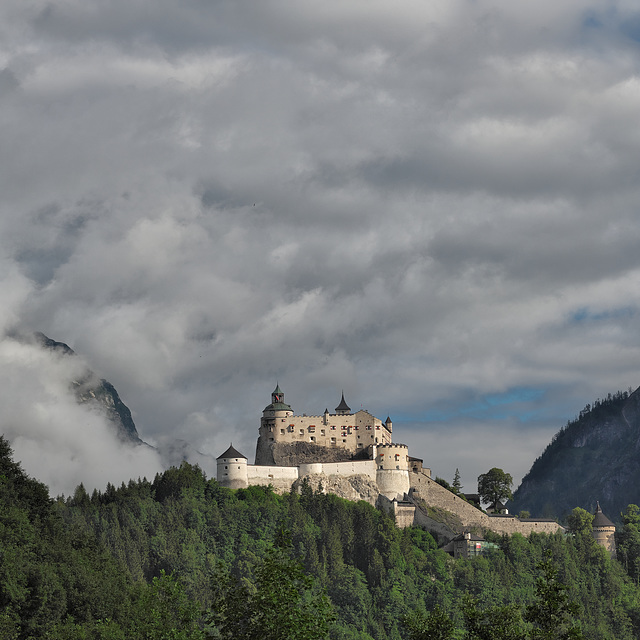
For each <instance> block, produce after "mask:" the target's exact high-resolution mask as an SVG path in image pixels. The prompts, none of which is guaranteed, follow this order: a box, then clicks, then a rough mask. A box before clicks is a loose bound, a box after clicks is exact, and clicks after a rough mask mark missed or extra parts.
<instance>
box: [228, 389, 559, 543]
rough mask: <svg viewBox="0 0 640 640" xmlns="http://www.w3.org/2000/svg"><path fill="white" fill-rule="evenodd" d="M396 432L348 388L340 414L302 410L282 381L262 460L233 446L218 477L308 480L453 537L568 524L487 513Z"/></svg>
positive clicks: (231, 483)
mask: <svg viewBox="0 0 640 640" xmlns="http://www.w3.org/2000/svg"><path fill="white" fill-rule="evenodd" d="M392 433H393V423H392V421H391V419H390V418H389V417H387V419H386V420H385V421H384V422H382V420H380V419H378V418H376V417H375V416H373V415H371V414H370V413H369V412H368V411H365V410H360V411H356V412H354V413H352V412H351V409H350V407H349V406H348V405H347V403H346V401H345V398H344V393H343V394H342V398H341V400H340V403H339V404H338V406H337V407H336V408H335V411H334V413H329V411H328V410H327V409H325V411H324V413H323V414H322V415H314V416H308V415H306V414H302V415H296V414H294V412H293V409H292V408H291V406H290V405H288V404H287V403H286V402H285V397H284V393H283V391H282V389H280V385H277V386H276V388H275V390H274V391H273V392H272V394H271V403H270V404H268V405H267V406H266V407H265V408H264V410H263V412H262V418H261V419H260V427H259V436H258V443H257V446H256V458H255V464H253V465H250V464H248V460H247V458H246V456H244V455H243V454H242V453H240V452H239V451H237V450H236V449H235V448H234V447H233V445H231V446H230V447H229V448H228V449H227V450H226V451H225V452H224V453H223V454H221V455H220V456H219V457H218V458H217V480H218V482H219V483H220V484H222V485H223V486H226V487H229V488H232V489H241V488H246V487H248V486H250V485H271V486H272V487H273V488H274V490H275V491H279V492H286V491H289V490H290V489H291V488H292V487H297V486H299V484H300V483H301V482H303V481H304V480H305V479H306V480H307V481H308V482H309V483H310V484H311V486H313V487H314V488H315V487H317V486H319V485H322V487H323V490H324V491H326V492H330V493H336V494H337V495H340V496H342V497H344V498H347V499H351V500H365V501H367V502H369V503H371V504H373V505H378V506H381V507H383V508H386V509H388V510H390V511H392V512H393V513H394V515H395V518H396V522H397V523H398V526H410V525H414V524H415V525H420V526H424V527H425V528H427V529H429V530H431V531H432V532H434V533H436V534H437V535H439V536H440V537H441V538H443V539H446V540H450V539H452V538H453V537H455V536H456V535H458V534H460V533H461V532H464V531H469V530H474V531H480V532H481V531H484V530H487V529H488V530H492V531H495V532H496V533H501V534H503V533H504V534H512V533H521V534H523V535H529V534H530V533H532V532H534V531H536V532H540V533H553V532H555V531H559V530H563V528H562V527H561V526H560V525H559V524H558V523H557V522H555V521H553V520H549V519H532V518H528V519H519V518H517V517H515V516H511V515H508V514H486V513H484V512H483V511H481V510H480V509H477V508H476V507H474V506H473V505H472V504H470V503H469V502H467V501H466V500H465V499H464V498H462V497H461V496H459V495H456V494H454V493H452V492H451V491H448V490H447V489H445V488H444V487H442V486H441V485H440V484H438V483H437V482H435V481H434V480H433V479H432V478H431V471H430V470H429V469H427V468H424V467H423V466H422V460H421V459H419V458H413V457H410V456H409V449H408V447H407V445H405V444H400V443H395V442H393V438H392ZM445 512H446V515H444V517H443V514H444V513H445Z"/></svg>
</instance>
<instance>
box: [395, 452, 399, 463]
mask: <svg viewBox="0 0 640 640" xmlns="http://www.w3.org/2000/svg"><path fill="white" fill-rule="evenodd" d="M398 460H400V456H399V455H398V454H397V453H396V462H398Z"/></svg>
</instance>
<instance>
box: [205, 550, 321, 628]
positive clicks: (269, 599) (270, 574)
mask: <svg viewBox="0 0 640 640" xmlns="http://www.w3.org/2000/svg"><path fill="white" fill-rule="evenodd" d="M255 577H256V578H255V583H254V584H253V585H247V584H246V583H244V582H243V581H242V580H241V579H237V578H233V577H232V576H231V575H229V574H224V573H219V574H218V575H217V576H216V584H215V589H216V593H217V597H216V599H215V600H214V603H213V608H212V613H211V616H210V624H211V625H212V626H213V627H215V628H216V629H217V631H218V633H219V636H218V637H220V638H226V639H228V640H253V639H254V638H261V639H262V640H323V639H324V638H326V637H327V634H328V631H329V624H330V622H331V621H332V620H333V617H334V616H333V611H332V607H331V604H330V603H329V600H328V598H327V597H326V595H324V594H323V593H318V592H317V591H314V581H313V579H312V578H311V577H310V576H309V575H307V574H306V573H305V572H304V569H303V566H302V564H301V563H300V562H299V561H297V560H294V559H292V558H291V557H290V555H289V554H288V553H287V549H271V550H269V552H268V553H267V555H266V557H265V558H264V560H263V561H262V562H261V564H260V565H259V566H258V567H257V568H256V571H255Z"/></svg>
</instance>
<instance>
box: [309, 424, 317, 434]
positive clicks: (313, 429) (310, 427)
mask: <svg viewBox="0 0 640 640" xmlns="http://www.w3.org/2000/svg"><path fill="white" fill-rule="evenodd" d="M315 432H316V428H315V426H314V425H309V433H315Z"/></svg>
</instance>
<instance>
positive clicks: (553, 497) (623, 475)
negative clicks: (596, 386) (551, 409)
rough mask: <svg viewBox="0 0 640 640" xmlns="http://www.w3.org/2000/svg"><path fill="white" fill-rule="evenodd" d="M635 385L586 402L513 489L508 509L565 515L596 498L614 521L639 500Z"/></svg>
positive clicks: (638, 393) (639, 397) (639, 403)
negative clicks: (626, 389) (632, 390)
mask: <svg viewBox="0 0 640 640" xmlns="http://www.w3.org/2000/svg"><path fill="white" fill-rule="evenodd" d="M639 454H640V389H636V390H635V391H634V392H633V393H629V392H626V391H619V392H617V393H615V394H613V395H612V394H609V395H608V396H607V397H606V398H605V399H603V400H600V399H598V400H596V401H595V402H594V403H593V404H588V405H587V406H586V407H585V408H584V409H583V410H582V411H581V412H580V415H579V416H578V417H577V418H576V419H575V420H572V421H570V422H568V423H567V425H566V426H565V427H563V428H562V429H561V430H560V431H559V432H558V433H557V434H556V435H555V436H554V437H553V440H552V441H551V443H550V444H549V445H548V446H547V448H546V449H545V451H544V452H543V453H542V455H541V456H540V457H539V458H538V459H537V460H536V461H535V462H534V463H533V465H532V467H531V470H530V471H529V473H528V474H527V475H526V476H525V477H524V478H523V480H522V483H521V484H520V486H519V487H518V489H517V490H516V491H515V493H514V496H513V500H512V502H511V503H510V505H509V506H510V509H511V510H512V511H514V512H518V511H521V510H527V511H529V512H530V513H531V514H532V515H535V516H543V517H556V518H561V519H562V518H564V517H565V516H566V515H567V514H568V513H569V512H570V511H571V509H573V508H574V507H582V508H583V509H586V510H587V511H590V512H593V511H594V509H595V507H596V502H597V501H599V502H600V506H601V507H602V510H603V511H604V512H605V513H606V514H607V515H608V516H609V517H610V518H611V519H612V520H614V521H619V520H620V513H621V512H622V511H624V509H625V508H626V506H627V505H628V504H637V503H639V502H640V455H639Z"/></svg>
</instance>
